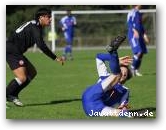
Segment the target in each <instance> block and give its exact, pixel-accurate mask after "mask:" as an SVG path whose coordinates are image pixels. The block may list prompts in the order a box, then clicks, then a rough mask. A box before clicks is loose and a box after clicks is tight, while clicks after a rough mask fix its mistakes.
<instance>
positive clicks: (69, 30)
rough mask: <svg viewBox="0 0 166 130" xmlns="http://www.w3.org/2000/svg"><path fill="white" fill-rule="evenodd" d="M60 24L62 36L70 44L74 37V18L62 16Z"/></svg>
mask: <svg viewBox="0 0 166 130" xmlns="http://www.w3.org/2000/svg"><path fill="white" fill-rule="evenodd" d="M60 23H61V25H62V27H63V28H64V36H65V39H66V40H67V42H68V43H72V41H73V37H74V26H75V25H76V18H75V17H74V16H64V17H63V18H62V19H61V20H60Z"/></svg>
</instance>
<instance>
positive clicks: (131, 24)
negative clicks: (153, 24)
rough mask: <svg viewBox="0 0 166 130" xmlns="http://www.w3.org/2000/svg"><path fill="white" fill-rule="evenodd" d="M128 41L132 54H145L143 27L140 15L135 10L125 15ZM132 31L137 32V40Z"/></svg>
mask: <svg viewBox="0 0 166 130" xmlns="http://www.w3.org/2000/svg"><path fill="white" fill-rule="evenodd" d="M127 26H128V39H129V43H130V45H131V48H132V51H133V53H134V54H137V53H139V52H142V53H147V48H146V45H145V42H144V38H143V37H144V33H145V30H144V27H143V23H142V14H141V13H140V12H139V10H137V9H132V10H131V11H130V12H129V13H128V15H127ZM133 29H135V30H137V32H138V34H139V38H135V37H134V32H133Z"/></svg>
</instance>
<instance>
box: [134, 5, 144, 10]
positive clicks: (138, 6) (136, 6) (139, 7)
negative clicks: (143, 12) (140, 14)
mask: <svg viewBox="0 0 166 130" xmlns="http://www.w3.org/2000/svg"><path fill="white" fill-rule="evenodd" d="M132 6H133V8H136V9H141V7H142V5H132Z"/></svg>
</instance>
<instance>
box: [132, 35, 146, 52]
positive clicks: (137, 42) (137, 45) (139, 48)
mask: <svg viewBox="0 0 166 130" xmlns="http://www.w3.org/2000/svg"><path fill="white" fill-rule="evenodd" d="M130 45H131V49H132V52H133V54H137V53H144V54H146V53H147V52H148V51H147V48H146V44H145V42H144V40H143V39H142V38H139V39H137V38H131V39H130Z"/></svg>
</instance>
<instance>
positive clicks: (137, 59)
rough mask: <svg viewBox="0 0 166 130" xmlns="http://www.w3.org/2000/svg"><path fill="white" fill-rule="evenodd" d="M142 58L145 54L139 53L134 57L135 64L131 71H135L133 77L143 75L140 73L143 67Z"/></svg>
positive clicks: (133, 63)
mask: <svg viewBox="0 0 166 130" xmlns="http://www.w3.org/2000/svg"><path fill="white" fill-rule="evenodd" d="M142 57H143V53H141V52H140V53H137V54H135V55H134V56H133V62H132V65H131V69H132V70H133V76H135V75H136V76H142V74H140V73H139V71H138V70H139V68H140V66H141V63H142Z"/></svg>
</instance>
